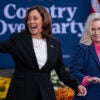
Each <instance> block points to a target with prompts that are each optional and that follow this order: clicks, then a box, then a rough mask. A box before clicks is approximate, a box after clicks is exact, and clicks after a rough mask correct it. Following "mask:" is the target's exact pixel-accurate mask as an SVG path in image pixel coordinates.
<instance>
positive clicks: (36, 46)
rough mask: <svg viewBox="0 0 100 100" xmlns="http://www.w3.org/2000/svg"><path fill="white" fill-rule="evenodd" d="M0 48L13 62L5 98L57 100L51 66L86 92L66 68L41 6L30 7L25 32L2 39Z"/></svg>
mask: <svg viewBox="0 0 100 100" xmlns="http://www.w3.org/2000/svg"><path fill="white" fill-rule="evenodd" d="M0 51H1V52H5V53H10V54H11V55H12V57H13V59H14V62H15V72H14V74H13V77H12V81H11V84H10V87H9V90H8V94H7V98H6V100H56V98H55V94H54V89H53V85H52V83H51V81H50V72H51V71H52V70H53V69H55V70H56V72H57V74H58V76H59V78H60V80H62V81H63V82H64V83H65V84H66V85H68V86H69V87H71V88H72V89H74V90H75V91H76V92H78V95H80V96H84V95H86V92H87V91H86V89H85V87H84V86H82V85H79V82H78V81H77V80H76V79H75V78H74V77H72V76H71V75H70V74H69V72H67V71H66V69H65V66H64V64H63V61H62V53H61V46H60V42H59V41H58V40H57V39H55V38H54V37H52V36H51V17H50V16H49V14H48V12H47V10H46V9H45V8H44V7H42V6H34V7H32V8H30V9H29V10H28V11H27V13H26V18H25V31H23V32H21V33H14V34H12V36H11V38H10V39H8V40H6V41H1V42H0Z"/></svg>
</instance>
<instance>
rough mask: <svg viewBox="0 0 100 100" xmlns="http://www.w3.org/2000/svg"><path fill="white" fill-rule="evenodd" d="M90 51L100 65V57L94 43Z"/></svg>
mask: <svg viewBox="0 0 100 100" xmlns="http://www.w3.org/2000/svg"><path fill="white" fill-rule="evenodd" d="M90 52H91V55H92V56H93V59H94V60H95V61H96V62H97V64H98V65H100V62H99V59H98V56H97V53H96V50H95V47H94V46H93V44H92V45H91V46H90Z"/></svg>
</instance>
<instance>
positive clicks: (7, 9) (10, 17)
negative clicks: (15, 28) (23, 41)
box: [4, 4, 16, 19]
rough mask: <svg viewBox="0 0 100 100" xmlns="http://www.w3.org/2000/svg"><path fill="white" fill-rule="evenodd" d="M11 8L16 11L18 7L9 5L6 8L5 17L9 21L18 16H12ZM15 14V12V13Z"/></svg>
mask: <svg viewBox="0 0 100 100" xmlns="http://www.w3.org/2000/svg"><path fill="white" fill-rule="evenodd" d="M10 8H11V9H12V8H13V9H14V10H15V9H16V6H15V5H14V4H8V5H7V6H5V8H4V15H5V17H6V18H8V19H13V18H15V16H16V15H15V14H13V15H11V14H10ZM13 12H15V11H13Z"/></svg>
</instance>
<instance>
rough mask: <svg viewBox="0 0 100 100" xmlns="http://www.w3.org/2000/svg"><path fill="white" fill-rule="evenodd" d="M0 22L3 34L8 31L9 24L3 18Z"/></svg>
mask: <svg viewBox="0 0 100 100" xmlns="http://www.w3.org/2000/svg"><path fill="white" fill-rule="evenodd" d="M0 24H1V29H2V30H1V31H0V35H3V34H5V32H6V31H7V25H6V23H5V22H4V21H3V20H0Z"/></svg>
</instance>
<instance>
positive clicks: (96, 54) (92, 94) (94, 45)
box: [70, 13, 100, 100]
mask: <svg viewBox="0 0 100 100" xmlns="http://www.w3.org/2000/svg"><path fill="white" fill-rule="evenodd" d="M70 69H71V72H72V74H73V75H74V76H76V77H77V78H78V79H79V81H80V82H81V83H82V84H83V85H84V86H86V88H87V91H88V93H87V95H86V96H85V97H81V98H80V97H79V96H75V100H100V13H93V14H90V15H89V17H88V19H87V22H86V25H85V33H84V34H83V36H82V38H81V40H80V43H79V44H78V45H76V47H75V49H74V55H73V57H72V61H71V67H70Z"/></svg>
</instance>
